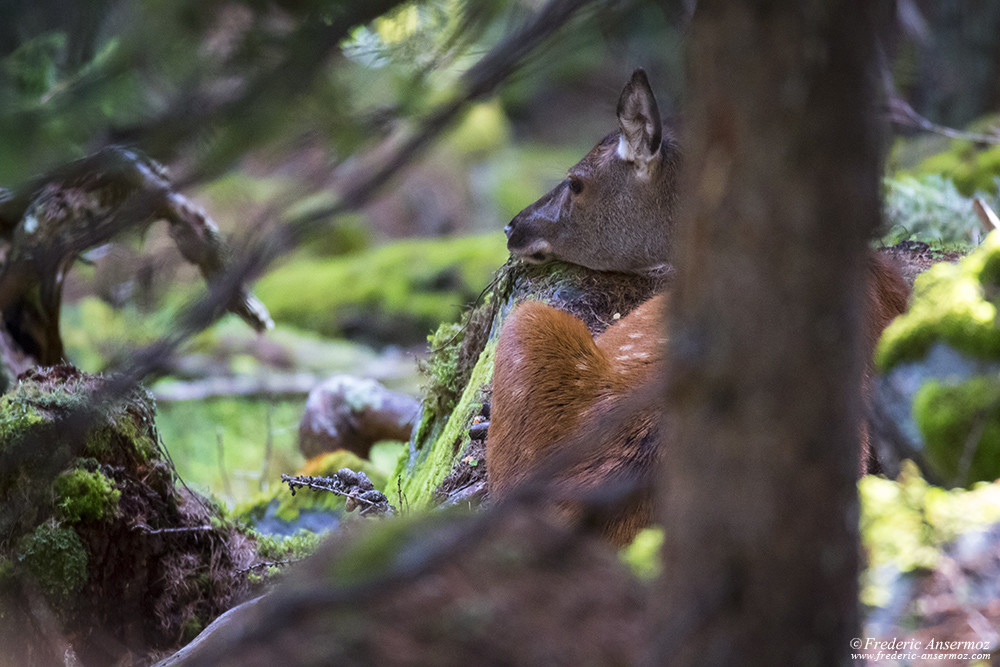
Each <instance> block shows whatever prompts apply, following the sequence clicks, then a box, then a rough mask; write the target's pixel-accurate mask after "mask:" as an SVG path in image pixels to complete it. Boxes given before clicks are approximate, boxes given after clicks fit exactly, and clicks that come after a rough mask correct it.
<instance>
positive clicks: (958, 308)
mask: <svg viewBox="0 0 1000 667" xmlns="http://www.w3.org/2000/svg"><path fill="white" fill-rule="evenodd" d="M998 303H1000V233H997V232H994V233H992V234H990V235H989V236H987V237H986V239H985V240H984V241H983V243H982V245H980V246H979V247H978V248H977V249H976V250H975V251H974V252H972V253H971V254H969V255H968V256H967V257H966V258H964V259H963V260H961V261H960V262H958V263H957V264H950V263H947V262H942V263H939V264H936V265H934V266H933V267H931V268H930V269H929V270H928V271H926V272H925V273H923V274H922V275H920V276H919V277H918V278H917V280H916V282H915V283H914V287H913V299H912V301H911V305H910V309H909V311H908V312H907V313H906V314H905V315H903V316H902V317H899V318H897V319H896V320H895V321H894V322H893V323H892V324H890V325H889V327H888V328H887V329H886V330H885V333H884V334H883V336H882V340H881V341H880V343H879V346H878V349H877V350H876V353H875V360H876V363H877V364H878V365H879V367H880V368H881V369H882V370H883V371H887V370H889V369H891V368H892V367H893V366H895V365H896V364H898V363H900V362H902V361H907V360H909V361H913V360H916V359H920V358H921V357H923V356H924V355H925V354H926V353H927V351H928V350H929V349H930V347H931V345H933V344H934V343H936V342H941V343H946V344H948V345H949V346H951V347H953V348H954V349H956V350H959V351H961V352H963V353H965V354H968V355H969V356H972V357H975V358H979V359H1000V326H998V322H997V305H998Z"/></svg>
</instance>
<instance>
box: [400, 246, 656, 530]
mask: <svg viewBox="0 0 1000 667" xmlns="http://www.w3.org/2000/svg"><path fill="white" fill-rule="evenodd" d="M666 280H667V276H665V275H649V276H636V275H625V274H615V273H602V272H596V271H591V270H589V269H585V268H583V267H579V266H575V265H571V264H562V263H552V264H546V265H542V266H529V265H524V264H521V263H520V262H508V263H507V264H505V265H504V266H503V267H501V268H500V269H499V270H498V271H497V273H496V275H495V276H494V278H493V280H492V282H491V283H490V286H489V287H488V288H487V290H486V291H485V292H484V293H483V295H482V297H481V299H480V301H479V303H478V304H477V305H476V306H475V307H474V308H472V309H470V310H469V311H468V312H466V313H465V315H464V316H463V318H462V320H461V323H460V324H459V325H452V324H446V325H442V326H441V327H440V328H439V329H438V330H437V331H436V332H435V334H433V335H432V336H431V338H430V341H431V350H432V354H431V358H430V360H429V362H428V365H427V368H426V374H427V377H428V386H427V388H426V391H425V396H424V402H423V412H422V414H421V419H420V421H419V422H418V425H417V428H416V429H415V430H414V435H413V437H412V438H411V441H410V453H409V457H408V458H406V459H405V460H401V461H400V465H399V469H398V470H397V471H396V474H395V475H393V477H392V479H390V480H389V484H388V486H387V487H386V488H385V489H384V491H385V493H386V495H387V496H389V497H390V498H395V497H396V495H397V493H398V491H397V489H401V491H402V498H401V499H400V500H399V504H400V506H401V509H402V510H403V511H406V509H407V508H410V509H422V508H427V507H431V506H434V505H436V504H438V503H441V502H442V501H444V500H446V499H448V498H451V499H452V500H454V499H455V498H456V495H457V494H462V493H465V492H470V493H474V494H475V496H476V497H477V498H478V497H482V495H483V493H482V491H483V488H484V485H483V484H482V482H483V481H484V480H485V478H486V466H485V465H483V463H484V462H483V461H481V460H480V459H481V457H479V456H478V455H471V454H469V453H468V452H471V451H472V450H471V449H470V446H471V445H472V443H471V438H470V435H469V428H470V426H472V424H473V423H474V422H475V421H476V420H482V419H488V412H489V409H488V406H489V401H490V383H491V381H492V378H493V357H494V352H495V349H496V341H497V337H498V336H499V334H500V328H501V326H502V324H503V320H504V318H505V317H506V316H507V314H508V313H509V312H510V310H511V308H513V307H514V306H515V305H516V304H517V303H520V302H522V301H525V300H527V299H540V300H544V301H546V302H548V303H552V304H553V305H555V306H557V307H560V308H563V309H565V310H567V311H569V312H571V313H573V314H574V315H576V316H577V317H579V318H580V319H581V320H583V321H584V322H585V323H586V324H587V326H588V327H589V328H590V330H591V331H592V332H594V333H595V334H596V333H599V332H600V331H603V330H604V329H605V328H606V327H607V326H608V325H609V323H611V322H614V321H615V320H616V319H617V318H618V317H621V316H624V315H625V314H627V313H628V312H629V311H630V310H631V309H632V308H634V307H635V306H637V305H638V304H640V303H642V302H643V301H645V300H646V299H648V298H649V297H651V296H652V295H653V294H655V293H656V292H657V291H659V290H660V289H662V288H663V286H664V284H665V282H666ZM477 451H478V450H477ZM453 472H455V473H457V474H451V473H453ZM446 478H448V479H450V480H460V481H461V488H451V487H447V488H446V487H442V482H443V481H444V480H445V479H446ZM463 498H464V497H463Z"/></svg>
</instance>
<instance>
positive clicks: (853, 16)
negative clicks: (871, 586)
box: [656, 0, 879, 665]
mask: <svg viewBox="0 0 1000 667" xmlns="http://www.w3.org/2000/svg"><path fill="white" fill-rule="evenodd" d="M870 14H871V12H870V9H869V7H868V3H865V2H860V1H853V2H852V1H850V0H843V1H833V2H801V3H799V2H788V3H784V2H773V1H767V0H757V1H748V2H739V3H736V2H729V1H727V0H700V1H699V3H698V7H697V11H696V12H695V17H694V20H693V24H692V27H691V35H690V40H691V41H690V51H689V59H690V65H689V67H690V71H689V74H690V100H689V108H688V112H687V114H686V118H687V119H688V125H687V128H686V130H687V132H688V136H687V140H688V141H687V153H688V155H689V159H690V161H689V162H688V165H687V166H688V167H689V169H688V171H687V174H686V179H687V180H686V183H685V186H686V191H685V192H686V196H685V198H684V200H685V201H686V202H687V208H686V210H685V211H684V213H683V217H682V219H681V220H680V221H679V222H678V225H677V229H678V234H679V238H678V246H677V248H678V252H679V255H678V257H677V258H676V260H677V261H676V266H677V269H678V273H677V285H678V293H677V295H676V300H675V301H674V302H673V303H674V309H673V311H672V313H671V317H672V318H673V319H672V324H671V327H672V329H671V332H670V343H669V348H670V350H669V352H670V358H671V377H670V383H669V386H668V391H667V395H668V410H669V416H670V419H669V422H670V423H671V424H672V428H673V429H675V430H674V431H673V432H672V434H671V436H672V437H671V438H670V440H671V441H672V442H673V443H674V444H672V446H671V449H670V451H668V452H667V453H666V455H665V457H664V459H665V461H666V466H665V468H664V470H663V473H662V474H663V480H664V483H663V485H662V488H663V491H662V495H661V509H662V515H663V519H664V524H665V526H666V531H667V539H666V547H665V560H666V567H665V577H664V584H663V585H664V587H665V588H664V591H663V599H664V601H665V608H664V610H663V611H664V616H663V622H664V626H663V631H662V632H661V633H659V635H658V639H657V643H658V645H657V647H656V650H657V651H658V654H657V656H656V662H661V661H665V662H664V663H663V664H667V663H669V664H697V665H707V664H713V665H735V664H740V665H762V664H765V665H807V664H838V663H844V662H847V659H848V657H849V656H848V653H849V651H850V647H849V643H850V640H851V638H852V637H854V636H856V635H857V625H858V619H857V604H858V603H857V583H856V579H857V569H858V562H857V561H858V543H857V528H856V526H857V498H856V487H855V479H856V475H857V471H858V438H859V417H860V413H861V401H860V396H859V387H860V378H861V373H862V368H863V363H862V360H861V358H860V356H859V353H858V349H859V345H860V342H861V334H860V322H861V298H860V297H861V294H862V287H861V285H862V282H861V281H862V278H863V275H864V273H863V267H864V253H865V245H866V243H865V242H866V239H867V238H869V235H870V234H871V233H872V232H873V230H874V229H875V227H876V224H877V222H878V210H879V207H878V179H879V161H878V141H877V132H876V129H877V128H876V123H875V120H874V119H875V114H874V106H875V101H876V99H877V94H878V91H877V87H876V79H875V77H874V76H873V75H872V72H871V70H872V68H873V66H874V63H875V61H874V48H873V39H874V28H875V23H876V22H875V20H874V17H873V16H871V15H870Z"/></svg>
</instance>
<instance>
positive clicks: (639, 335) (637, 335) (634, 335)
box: [628, 333, 642, 338]
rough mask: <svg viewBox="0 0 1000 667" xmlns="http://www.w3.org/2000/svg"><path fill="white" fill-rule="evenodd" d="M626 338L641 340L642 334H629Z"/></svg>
mask: <svg viewBox="0 0 1000 667" xmlns="http://www.w3.org/2000/svg"><path fill="white" fill-rule="evenodd" d="M628 337H629V338H642V334H641V333H630V334H629V335H628Z"/></svg>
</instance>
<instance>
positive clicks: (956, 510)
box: [858, 463, 1000, 606]
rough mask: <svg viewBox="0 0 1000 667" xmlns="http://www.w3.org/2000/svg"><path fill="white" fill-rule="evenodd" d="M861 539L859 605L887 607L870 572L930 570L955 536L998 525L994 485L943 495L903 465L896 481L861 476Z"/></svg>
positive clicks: (999, 498) (999, 502)
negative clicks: (863, 566)
mask: <svg viewBox="0 0 1000 667" xmlns="http://www.w3.org/2000/svg"><path fill="white" fill-rule="evenodd" d="M858 490H859V493H860V496H861V537H862V543H863V545H864V548H865V552H866V554H867V559H868V568H867V570H866V572H865V575H864V580H863V588H862V596H861V597H862V601H863V602H865V603H866V604H870V605H876V606H879V605H883V604H885V603H887V602H888V595H889V591H888V590H885V589H883V588H881V587H880V586H879V584H878V582H877V580H876V577H875V572H876V571H877V570H878V569H879V568H880V567H883V566H886V565H890V566H892V567H894V568H896V569H898V570H900V571H902V572H909V571H911V570H914V569H917V568H933V567H935V566H936V565H937V564H938V562H939V560H940V558H941V549H942V547H943V546H944V545H945V544H947V543H948V542H951V541H953V540H954V539H955V538H956V537H957V536H958V535H960V534H962V533H965V532H968V531H971V530H976V529H978V528H983V527H986V526H987V525H988V524H990V523H993V522H996V521H998V520H1000V485H998V484H980V485H977V486H976V487H975V488H973V489H972V490H964V489H955V490H949V491H946V490H944V489H941V488H939V487H936V486H931V485H929V484H928V483H927V482H926V481H924V479H923V478H922V477H921V476H920V474H919V473H918V472H917V468H916V466H914V465H913V464H911V463H907V464H906V465H904V467H903V472H902V474H901V475H900V476H899V479H898V480H895V481H894V480H889V479H885V478H882V477H876V476H871V475H870V476H867V477H865V478H864V479H862V480H861V481H860V482H859V483H858Z"/></svg>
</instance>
